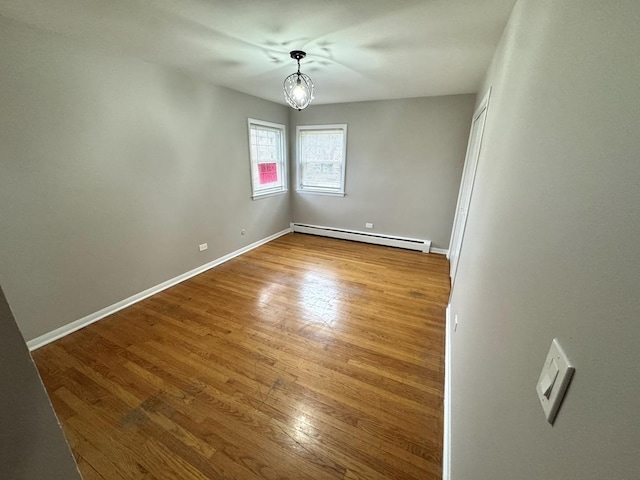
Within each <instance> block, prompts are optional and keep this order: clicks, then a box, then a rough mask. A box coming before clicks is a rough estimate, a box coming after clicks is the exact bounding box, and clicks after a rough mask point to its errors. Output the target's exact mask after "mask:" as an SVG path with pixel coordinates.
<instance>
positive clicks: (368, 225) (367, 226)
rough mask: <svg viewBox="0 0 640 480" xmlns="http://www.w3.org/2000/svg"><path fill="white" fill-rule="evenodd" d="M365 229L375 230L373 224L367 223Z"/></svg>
mask: <svg viewBox="0 0 640 480" xmlns="http://www.w3.org/2000/svg"><path fill="white" fill-rule="evenodd" d="M364 228H373V223H365V224H364Z"/></svg>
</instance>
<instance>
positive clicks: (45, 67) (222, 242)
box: [0, 19, 290, 339]
mask: <svg viewBox="0 0 640 480" xmlns="http://www.w3.org/2000/svg"><path fill="white" fill-rule="evenodd" d="M0 64H2V69H0V85H2V88H1V89H0V162H1V171H2V175H0V226H1V227H0V281H1V282H2V284H3V285H4V288H5V292H6V295H7V298H8V299H9V301H10V302H11V304H12V307H13V309H14V313H15V316H16V319H17V322H18V324H19V326H20V329H21V330H22V333H23V335H24V336H25V338H27V339H32V338H34V337H36V336H38V335H41V334H43V333H46V332H48V331H51V330H53V329H55V328H57V327H60V326H62V325H64V324H66V323H69V322H71V321H73V320H77V319H79V318H81V317H83V316H85V315H88V314H90V313H93V312H95V311H97V310H100V309H101V308H104V307H106V306H108V305H111V304H113V303H115V302H118V301H120V300H122V299H124V298H127V297H129V296H131V295H133V294H135V293H138V292H140V291H143V290H145V289H147V288H149V287H152V286H154V285H157V284H159V283H161V282H163V281H165V280H167V279H169V278H172V277H174V276H176V275H179V274H182V273H184V272H186V271H188V270H191V269H193V268H196V267H198V266H200V265H202V264H205V263H207V262H209V261H211V260H213V259H216V258H218V257H220V256H222V255H224V254H227V253H229V252H231V251H234V250H236V249H238V248H241V247H243V246H244V245H248V244H250V243H252V242H254V241H256V240H259V239H261V238H264V237H266V236H268V235H271V234H273V233H276V232H278V231H280V230H283V229H285V228H287V227H288V225H289V220H290V211H289V199H288V194H287V195H282V196H276V197H271V198H265V199H261V200H257V201H252V200H251V186H250V176H249V160H248V145H247V117H253V118H259V119H264V120H269V121H274V122H278V123H286V122H287V119H288V112H287V108H285V107H284V106H282V105H277V104H274V103H271V102H267V101H264V100H260V99H257V98H255V97H250V96H247V95H244V94H240V93H237V92H234V91H231V90H228V89H225V88H220V87H216V86H213V85H210V84H206V83H202V82H200V81H197V80H195V79H193V78H191V77H189V76H188V75H186V74H182V73H180V72H178V71H176V70H172V69H168V68H162V67H159V66H156V65H152V64H149V63H145V62H142V61H140V60H136V59H131V58H123V57H119V56H114V55H111V54H109V53H108V52H102V51H99V50H97V49H92V48H88V47H85V46H83V45H81V44H79V43H77V42H75V41H72V40H68V39H65V38H63V37H60V36H57V35H54V34H50V33H46V32H42V31H37V30H35V29H30V28H27V27H24V26H22V25H19V24H17V23H12V22H9V21H7V20H2V19H0ZM242 228H246V229H247V235H246V236H240V230H241V229H242ZM204 242H208V244H209V250H208V251H206V252H203V253H200V252H199V251H198V245H199V244H200V243H204Z"/></svg>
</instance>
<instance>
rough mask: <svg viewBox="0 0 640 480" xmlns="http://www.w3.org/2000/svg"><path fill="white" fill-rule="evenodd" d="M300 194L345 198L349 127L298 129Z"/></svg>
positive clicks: (330, 126) (299, 127)
mask: <svg viewBox="0 0 640 480" xmlns="http://www.w3.org/2000/svg"><path fill="white" fill-rule="evenodd" d="M296 137H297V155H298V191H300V192H310V193H323V194H327V195H340V196H344V179H345V171H346V160H347V125H346V124H339V125H304V126H298V127H297V128H296Z"/></svg>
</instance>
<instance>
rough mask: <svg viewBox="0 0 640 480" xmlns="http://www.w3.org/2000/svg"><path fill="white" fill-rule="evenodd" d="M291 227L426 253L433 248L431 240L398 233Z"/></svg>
mask: <svg viewBox="0 0 640 480" xmlns="http://www.w3.org/2000/svg"><path fill="white" fill-rule="evenodd" d="M291 228H292V229H293V231H294V232H300V233H308V234H311V235H320V236H321V237H331V238H339V239H342V240H353V241H356V242H364V243H373V244H375V245H385V246H388V247H398V248H406V249H409V250H417V251H419V252H424V253H429V252H430V250H431V240H422V239H419V238H408V237H400V236H397V235H385V234H381V233H371V232H361V231H358V230H348V229H345V228H333V227H324V226H320V225H307V224H303V223H293V224H291Z"/></svg>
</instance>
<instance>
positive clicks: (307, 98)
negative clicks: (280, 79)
mask: <svg viewBox="0 0 640 480" xmlns="http://www.w3.org/2000/svg"><path fill="white" fill-rule="evenodd" d="M283 88H284V98H285V100H286V101H287V103H288V104H289V105H290V106H291V107H293V108H295V109H296V110H302V109H303V108H306V107H308V106H309V104H310V103H311V101H312V100H313V82H312V81H311V79H310V78H309V76H308V75H305V74H304V73H292V74H291V75H289V76H288V77H287V78H285V79H284V87H283Z"/></svg>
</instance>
